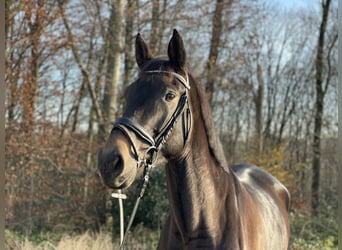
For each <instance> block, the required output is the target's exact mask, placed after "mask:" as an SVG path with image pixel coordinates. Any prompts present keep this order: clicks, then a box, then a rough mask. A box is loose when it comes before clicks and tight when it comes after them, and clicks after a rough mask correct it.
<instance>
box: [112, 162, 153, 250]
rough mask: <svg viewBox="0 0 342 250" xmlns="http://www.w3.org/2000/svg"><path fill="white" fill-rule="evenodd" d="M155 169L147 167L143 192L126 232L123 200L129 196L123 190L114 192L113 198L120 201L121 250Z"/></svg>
mask: <svg viewBox="0 0 342 250" xmlns="http://www.w3.org/2000/svg"><path fill="white" fill-rule="evenodd" d="M153 167H154V165H150V164H148V165H147V166H146V172H145V175H144V181H143V184H142V187H141V190H140V194H139V196H138V198H137V200H136V202H135V205H134V208H133V211H132V214H131V217H130V219H129V222H128V225H127V228H126V231H124V211H123V202H122V200H124V199H126V198H127V196H126V195H125V194H123V193H122V191H121V189H119V190H117V192H113V193H112V197H113V198H116V199H118V200H119V210H120V250H124V243H125V240H126V237H127V235H128V232H129V230H130V228H131V226H132V223H133V220H134V217H135V214H136V213H137V210H138V206H139V203H140V200H141V198H142V197H143V196H144V193H145V190H146V187H147V183H148V180H149V177H150V176H149V175H150V171H151V170H152V168H153Z"/></svg>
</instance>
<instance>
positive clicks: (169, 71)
mask: <svg viewBox="0 0 342 250" xmlns="http://www.w3.org/2000/svg"><path fill="white" fill-rule="evenodd" d="M135 52H136V62H137V64H138V66H139V69H140V72H139V76H138V78H137V79H136V80H135V81H134V82H133V83H132V84H130V85H129V86H128V88H127V90H126V94H125V105H124V109H123V116H122V117H120V118H118V119H117V120H116V121H115V122H114V126H113V129H112V131H111V133H110V135H109V138H108V139H107V141H106V143H105V146H104V147H103V148H102V149H101V150H100V152H99V156H98V169H99V173H100V175H101V177H102V179H103V181H104V183H105V184H106V185H107V186H109V187H111V188H115V189H121V188H127V187H129V186H130V185H131V184H132V183H133V182H134V180H135V178H136V176H137V174H138V173H139V172H141V169H144V168H143V167H142V166H146V165H151V164H155V163H156V161H157V154H158V153H161V154H163V155H164V156H166V157H177V156H179V155H180V154H181V153H182V151H183V149H184V145H185V143H186V140H187V137H188V135H189V132H190V127H191V126H190V125H189V124H191V115H190V108H189V102H188V91H189V89H190V85H189V78H188V74H187V66H186V53H185V49H184V44H183V40H182V38H181V36H180V35H179V33H178V32H177V31H176V30H174V31H173V35H172V38H171V40H170V42H169V45H168V51H167V54H168V57H166V58H154V57H153V56H152V54H151V52H150V49H149V48H148V46H147V45H146V43H145V41H144V40H143V39H142V37H141V36H140V34H138V35H137V37H136V42H135ZM178 120H182V121H181V122H177V121H178ZM171 132H172V133H171Z"/></svg>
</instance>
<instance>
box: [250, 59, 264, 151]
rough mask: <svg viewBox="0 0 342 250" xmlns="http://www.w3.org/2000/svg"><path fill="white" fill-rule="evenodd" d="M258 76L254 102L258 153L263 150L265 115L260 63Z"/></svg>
mask: <svg viewBox="0 0 342 250" xmlns="http://www.w3.org/2000/svg"><path fill="white" fill-rule="evenodd" d="M257 76H258V89H257V91H256V93H254V94H253V96H254V104H255V139H256V144H255V145H256V150H257V152H258V153H260V152H261V151H262V144H263V143H262V123H263V115H262V106H263V101H264V78H263V76H262V68H261V66H260V64H258V67H257Z"/></svg>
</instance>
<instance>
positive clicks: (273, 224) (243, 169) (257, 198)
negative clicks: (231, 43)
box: [98, 30, 290, 250]
mask: <svg viewBox="0 0 342 250" xmlns="http://www.w3.org/2000/svg"><path fill="white" fill-rule="evenodd" d="M135 49H136V61H137V64H138V66H139V69H140V72H139V76H138V78H137V79H136V80H135V81H134V82H133V83H132V84H131V85H130V86H129V87H128V88H127V91H126V95H125V100H126V104H125V107H124V111H123V116H122V117H120V118H119V119H118V120H116V122H115V123H114V127H113V129H112V131H111V133H110V135H109V138H108V140H107V142H106V144H105V146H104V147H103V149H101V150H100V152H99V158H98V169H99V173H100V175H101V177H102V179H103V182H104V183H105V185H107V186H108V187H111V188H113V189H122V188H127V187H129V186H130V185H131V184H132V183H133V182H134V180H135V178H136V176H137V174H138V172H140V171H142V170H143V169H144V167H142V166H146V165H149V163H150V164H151V163H152V162H153V163H154V161H155V160H156V159H158V158H157V157H156V155H157V154H162V155H163V156H164V157H165V159H166V160H167V165H166V167H165V171H166V179H167V191H168V200H169V204H170V214H169V217H168V219H167V221H166V223H165V225H164V226H163V228H162V232H161V236H160V240H159V245H158V249H161V250H165V249H234V250H237V249H250V250H285V249H287V248H288V245H289V235H290V226H289V219H288V209H289V203H290V196H289V193H288V191H287V189H286V188H285V187H284V185H282V184H281V183H280V182H279V181H278V180H277V179H276V178H275V177H273V176H272V175H270V174H269V173H267V172H265V171H264V170H262V169H260V168H259V167H256V166H252V165H233V166H228V164H227V162H226V159H225V156H224V153H223V152H224V151H223V149H222V145H221V143H220V141H219V138H218V136H217V135H216V132H215V127H214V124H213V118H212V114H211V110H210V105H209V103H208V101H207V99H206V96H205V93H204V91H203V90H202V89H201V87H200V84H199V83H198V82H197V81H196V80H195V79H194V78H193V77H192V75H191V74H190V73H189V72H188V67H187V61H186V52H185V49H184V44H183V40H182V38H181V36H180V35H179V33H178V32H177V31H176V30H174V31H173V35H172V38H171V40H170V42H169V45H168V51H167V54H168V56H167V57H165V58H163V57H161V58H154V57H153V56H152V54H151V52H150V50H149V48H148V46H147V45H146V43H145V42H144V40H143V39H142V37H141V36H140V34H138V35H137V37H136V44H135Z"/></svg>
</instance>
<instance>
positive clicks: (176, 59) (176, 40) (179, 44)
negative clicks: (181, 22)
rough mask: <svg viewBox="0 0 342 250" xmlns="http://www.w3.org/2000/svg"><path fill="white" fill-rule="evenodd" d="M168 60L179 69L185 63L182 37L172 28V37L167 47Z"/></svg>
mask: <svg viewBox="0 0 342 250" xmlns="http://www.w3.org/2000/svg"><path fill="white" fill-rule="evenodd" d="M167 54H168V56H169V59H170V61H171V62H172V63H173V64H174V65H175V66H176V67H179V69H182V68H183V67H184V66H185V63H186V52H185V49H184V43H183V39H182V37H181V36H180V35H179V33H178V31H177V30H176V29H174V30H173V34H172V38H171V40H170V43H169V47H168V49H167Z"/></svg>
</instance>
